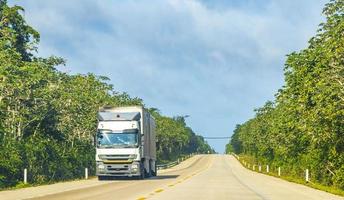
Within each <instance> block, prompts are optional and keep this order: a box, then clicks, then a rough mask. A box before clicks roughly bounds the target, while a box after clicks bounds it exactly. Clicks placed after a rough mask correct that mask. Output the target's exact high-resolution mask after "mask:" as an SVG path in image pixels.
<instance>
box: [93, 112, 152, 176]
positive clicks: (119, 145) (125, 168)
mask: <svg viewBox="0 0 344 200" xmlns="http://www.w3.org/2000/svg"><path fill="white" fill-rule="evenodd" d="M95 141H96V175H97V176H98V179H99V180H103V179H106V177H108V176H128V177H132V176H136V177H139V178H141V179H144V177H146V176H156V175H157V168H156V139H155V120H154V118H153V117H152V116H151V115H150V113H149V112H148V111H147V110H146V109H144V108H143V107H142V106H130V107H116V108H101V109H100V110H99V112H98V129H97V135H96V140H95Z"/></svg>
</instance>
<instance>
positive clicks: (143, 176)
mask: <svg viewBox="0 0 344 200" xmlns="http://www.w3.org/2000/svg"><path fill="white" fill-rule="evenodd" d="M145 173H146V172H145V168H144V166H143V163H142V162H141V164H140V176H139V179H141V180H143V179H145Z"/></svg>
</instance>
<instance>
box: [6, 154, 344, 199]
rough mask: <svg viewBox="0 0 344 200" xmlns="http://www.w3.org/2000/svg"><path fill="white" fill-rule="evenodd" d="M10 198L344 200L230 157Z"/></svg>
mask: <svg viewBox="0 0 344 200" xmlns="http://www.w3.org/2000/svg"><path fill="white" fill-rule="evenodd" d="M5 192H7V195H6V194H5ZM5 192H0V199H22V198H28V197H34V198H33V199H68V200H69V199H117V200H118V199H141V200H143V199H167V200H168V199H173V200H175V199H197V200H198V199H216V200H218V199H236V200H244V199H253V200H254V199H263V200H265V199H266V200H270V199H281V200H284V199H288V200H289V199H293V200H294V199H296V200H297V199H300V200H301V199H302V200H304V199H307V200H308V199H310V200H318V199H319V200H320V199H324V200H339V199H340V200H343V199H344V198H343V197H339V196H336V195H332V194H329V193H326V192H323V191H319V190H315V189H312V188H309V187H306V186H303V185H299V184H295V183H290V182H287V181H284V180H281V179H278V178H275V177H271V176H267V175H264V174H259V173H256V172H252V171H250V170H247V169H245V168H244V167H242V166H241V164H240V163H239V162H238V161H237V160H236V159H235V158H234V157H232V156H229V155H197V156H194V157H192V158H191V159H188V160H187V161H184V162H183V163H182V164H180V165H178V166H176V167H174V168H171V169H167V170H163V171H160V172H159V176H158V177H155V178H150V179H147V180H126V179H124V180H112V181H97V180H96V179H93V180H83V181H73V182H68V183H59V184H54V185H50V186H39V187H36V188H26V189H22V190H17V191H5ZM11 192H12V193H11ZM39 195H41V196H40V197H38V196H39Z"/></svg>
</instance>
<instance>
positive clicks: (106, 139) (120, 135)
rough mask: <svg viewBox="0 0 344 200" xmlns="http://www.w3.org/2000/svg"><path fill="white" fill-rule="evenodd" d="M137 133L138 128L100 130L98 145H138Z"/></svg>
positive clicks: (126, 146)
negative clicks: (114, 130) (122, 130)
mask: <svg viewBox="0 0 344 200" xmlns="http://www.w3.org/2000/svg"><path fill="white" fill-rule="evenodd" d="M137 135H138V131H137V129H133V130H126V131H124V132H113V131H110V130H99V131H98V133H97V141H98V142H97V144H98V145H97V146H98V147H100V148H128V147H136V146H137V144H138V138H137Z"/></svg>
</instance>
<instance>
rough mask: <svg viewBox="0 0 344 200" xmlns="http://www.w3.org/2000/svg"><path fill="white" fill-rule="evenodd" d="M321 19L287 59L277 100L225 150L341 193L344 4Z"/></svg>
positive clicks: (335, 3) (336, 0) (332, 5)
mask: <svg viewBox="0 0 344 200" xmlns="http://www.w3.org/2000/svg"><path fill="white" fill-rule="evenodd" d="M323 14H324V15H325V16H326V21H325V22H324V23H322V24H320V25H319V29H318V31H317V34H316V35H315V36H314V37H312V38H311V39H310V40H309V45H308V47H307V48H306V49H303V50H301V51H299V52H293V53H291V54H289V55H288V56H287V61H286V63H285V69H284V72H285V84H284V86H283V87H282V89H280V90H279V91H278V93H277V94H276V95H275V97H276V98H275V100H274V101H269V102H267V103H266V104H265V105H264V106H263V107H261V108H259V109H256V110H255V112H256V115H255V117H254V118H252V119H250V120H248V121H246V122H245V123H243V124H240V125H237V126H236V128H235V130H234V133H233V135H232V138H231V140H230V142H229V144H227V146H226V149H227V152H235V153H237V154H245V155H249V156H252V157H254V158H255V160H256V162H259V163H266V164H270V165H271V166H281V167H282V168H284V169H285V170H286V171H288V173H290V175H294V176H299V175H300V172H301V174H302V171H303V170H304V169H305V168H308V169H310V171H311V179H312V181H316V182H319V183H321V184H324V185H329V186H334V187H337V188H340V189H344V1H343V0H332V1H330V2H329V3H327V4H326V5H325V7H324V9H323Z"/></svg>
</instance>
